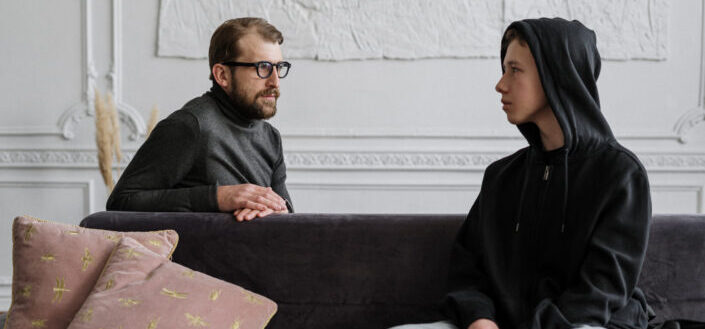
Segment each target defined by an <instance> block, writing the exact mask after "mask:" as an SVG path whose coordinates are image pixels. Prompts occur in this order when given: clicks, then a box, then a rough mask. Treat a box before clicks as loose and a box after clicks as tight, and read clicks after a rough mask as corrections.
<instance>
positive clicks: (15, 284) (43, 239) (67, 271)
mask: <svg viewBox="0 0 705 329" xmlns="http://www.w3.org/2000/svg"><path fill="white" fill-rule="evenodd" d="M123 236H129V237H132V238H135V239H137V240H139V241H141V242H143V243H144V244H145V245H146V246H148V247H149V249H151V250H152V251H154V252H156V253H158V254H159V255H162V256H169V257H171V254H172V253H173V252H174V249H175V248H176V244H177V242H178V240H179V236H178V234H176V232H175V231H173V230H166V231H156V232H129V233H128V232H125V233H123V232H113V231H105V230H96V229H88V228H83V227H79V226H75V225H69V224H60V223H52V222H48V221H44V220H40V219H36V218H31V217H24V216H21V217H17V218H15V221H14V223H13V225H12V241H13V247H12V263H13V274H12V305H11V306H10V310H9V312H8V317H7V321H6V323H5V329H25V328H44V329H65V328H66V327H67V326H68V325H69V323H70V322H71V319H73V317H74V315H75V314H76V312H77V311H78V309H79V308H80V307H81V304H83V302H84V301H85V299H86V297H88V294H89V293H90V292H91V289H93V286H94V285H95V282H96V281H97V280H98V277H99V276H100V273H101V271H102V270H103V267H104V266H105V263H106V262H107V260H108V258H109V257H110V254H111V253H112V251H113V249H115V246H116V245H117V244H118V242H119V241H120V239H121V238H122V237H123Z"/></svg>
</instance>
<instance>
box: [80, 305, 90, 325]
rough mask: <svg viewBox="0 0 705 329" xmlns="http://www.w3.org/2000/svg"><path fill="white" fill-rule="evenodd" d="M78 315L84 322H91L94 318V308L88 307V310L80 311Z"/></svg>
mask: <svg viewBox="0 0 705 329" xmlns="http://www.w3.org/2000/svg"><path fill="white" fill-rule="evenodd" d="M78 317H79V319H80V320H81V322H83V323H87V322H90V321H91V320H93V309H92V308H88V310H86V311H85V312H82V313H80V314H79V315H78Z"/></svg>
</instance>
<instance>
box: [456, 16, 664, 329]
mask: <svg viewBox="0 0 705 329" xmlns="http://www.w3.org/2000/svg"><path fill="white" fill-rule="evenodd" d="M510 28H513V29H517V30H519V31H520V32H521V34H523V35H524V36H525V37H526V41H527V44H528V46H529V47H530V49H531V53H532V54H533V56H534V58H535V61H536V65H537V68H538V72H539V75H540V77H541V82H542V85H543V88H544V92H545V94H546V98H547V101H548V103H549V105H550V107H551V109H552V110H553V113H554V114H555V116H556V118H557V119H558V123H559V124H560V126H561V129H562V130H563V134H564V137H565V146H564V147H562V148H560V149H558V150H553V151H548V152H547V151H544V148H543V145H542V143H541V138H540V135H539V129H538V127H537V126H536V125H535V124H534V123H526V124H522V125H520V126H519V130H520V131H521V133H522V134H523V135H524V137H525V138H526V139H527V141H528V142H529V146H528V147H526V148H524V149H521V150H519V151H518V152H516V153H514V154H512V155H510V156H508V157H505V158H503V159H501V160H498V161H496V162H494V163H492V164H491V165H490V166H489V167H488V168H487V170H486V171H485V176H484V178H483V182H482V189H481V191H480V194H479V196H478V197H477V200H476V201H475V203H474V205H473V206H472V208H471V209H470V213H469V214H468V217H467V219H466V221H465V223H464V224H463V226H462V228H461V229H460V232H459V233H458V236H457V240H456V242H455V244H454V247H453V256H452V262H451V270H450V271H451V273H450V278H449V284H450V292H449V294H448V295H447V298H446V302H445V311H446V313H447V315H448V316H449V317H451V318H452V319H453V320H454V321H455V322H456V324H457V325H458V326H459V328H461V329H465V328H467V327H468V325H469V324H471V323H472V322H474V321H475V320H477V319H479V318H487V319H491V320H493V321H495V322H496V323H497V325H498V326H499V328H500V329H504V328H522V329H528V328H531V329H539V328H542V329H554V328H572V327H576V326H579V325H593V326H603V327H607V328H646V326H647V322H648V319H647V312H646V309H647V305H646V300H645V297H644V294H643V293H642V291H641V290H640V289H639V288H637V287H636V284H637V279H638V277H639V273H640V271H641V266H642V263H643V260H644V255H645V252H646V245H647V238H648V233H649V232H648V231H649V224H650V220H651V201H650V196H649V182H648V179H647V175H646V171H645V169H644V168H643V166H642V165H641V163H640V162H639V160H638V159H637V157H636V156H635V155H634V154H632V153H631V152H630V151H629V150H627V149H626V148H624V147H623V146H621V145H620V144H619V143H618V142H617V141H616V140H615V138H614V136H613V134H612V132H611V130H610V128H609V126H608V124H607V122H606V120H605V118H604V117H603V116H602V114H601V112H600V105H599V104H600V103H599V98H598V93H597V87H596V80H597V77H598V75H599V72H600V57H599V54H598V52H597V48H596V46H595V34H594V33H593V32H592V31H591V30H589V29H587V28H586V27H584V26H583V25H582V24H581V23H580V22H577V21H572V22H569V21H566V20H563V19H558V18H557V19H536V20H524V21H519V22H514V23H512V24H511V25H510V26H509V27H508V29H510ZM504 55H505V54H504V53H502V54H501V60H502V61H504Z"/></svg>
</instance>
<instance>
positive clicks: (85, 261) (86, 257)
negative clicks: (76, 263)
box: [81, 248, 93, 272]
mask: <svg viewBox="0 0 705 329" xmlns="http://www.w3.org/2000/svg"><path fill="white" fill-rule="evenodd" d="M92 262H93V257H92V256H91V253H90V252H88V248H85V249H84V250H83V257H81V271H83V272H85V271H86V269H88V265H90V264H91V263H92Z"/></svg>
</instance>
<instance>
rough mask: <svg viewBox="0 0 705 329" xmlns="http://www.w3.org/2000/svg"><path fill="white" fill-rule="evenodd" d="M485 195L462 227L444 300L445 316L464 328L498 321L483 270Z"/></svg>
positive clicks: (453, 255)
mask: <svg viewBox="0 0 705 329" xmlns="http://www.w3.org/2000/svg"><path fill="white" fill-rule="evenodd" d="M481 198H482V194H480V195H479V196H478V197H477V200H475V204H473V206H472V208H470V213H469V214H468V216H467V218H466V219H465V222H464V223H463V225H462V226H461V228H460V231H459V232H458V235H457V237H456V239H455V243H454V244H453V250H452V252H451V262H450V273H449V278H448V284H449V289H448V291H449V293H448V294H447V295H446V298H445V301H444V313H445V314H446V316H448V317H450V318H451V319H452V320H453V321H454V322H455V323H456V324H457V325H458V326H459V328H461V329H465V328H467V327H468V326H469V325H470V324H472V323H473V322H475V320H478V319H489V320H493V321H494V320H495V308H494V303H493V301H492V299H490V297H489V296H488V293H487V289H488V287H489V283H488V280H487V275H486V274H485V273H484V272H483V271H482V270H481V262H482V261H481V252H482V251H481V250H480V249H479V247H480V245H481V244H480V243H478V242H479V239H481V237H480V236H479V234H478V224H479V223H478V222H479V207H480V206H479V203H480V199H481Z"/></svg>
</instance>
